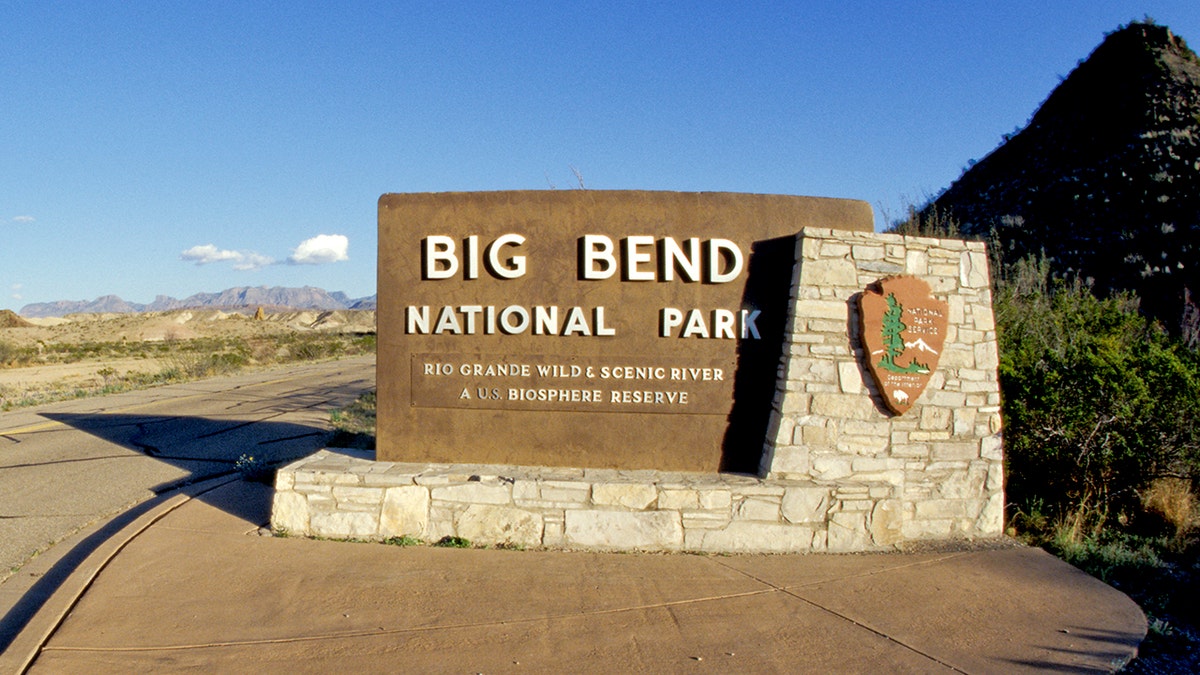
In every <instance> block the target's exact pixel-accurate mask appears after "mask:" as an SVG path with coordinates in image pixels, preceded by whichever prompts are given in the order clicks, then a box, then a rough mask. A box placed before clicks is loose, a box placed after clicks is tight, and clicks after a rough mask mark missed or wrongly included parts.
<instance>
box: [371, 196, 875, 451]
mask: <svg viewBox="0 0 1200 675" xmlns="http://www.w3.org/2000/svg"><path fill="white" fill-rule="evenodd" d="M805 227H823V228H836V229H839V230H859V231H871V229H872V215H871V209H870V207H869V206H868V205H867V204H866V203H864V202H860V201H850V200H840V199H824V198H813V197H792V196H781V195H746V194H729V193H672V192H641V191H613V192H608V191H600V192H597V191H584V190H575V191H538V192H483V193H441V194H388V195H384V196H383V197H382V198H381V199H380V201H379V272H378V274H379V315H378V321H379V336H380V341H379V347H378V349H379V361H378V363H379V365H378V387H379V397H378V406H379V410H378V431H377V435H378V436H377V437H378V450H377V457H378V459H379V460H386V461H401V462H445V463H483V464H505V465H533V466H562V467H592V468H613V469H657V470H660V471H661V470H666V471H707V472H716V471H738V472H747V473H754V472H756V471H757V470H758V467H759V462H760V459H761V457H762V450H763V443H764V441H765V440H766V435H767V428H768V424H769V422H770V416H771V412H772V400H773V398H774V396H775V390H776V383H777V380H778V374H779V369H780V363H781V357H782V356H783V345H784V339H785V334H786V333H787V331H788V329H789V327H790V326H789V323H788V312H789V293H790V290H791V288H792V281H793V273H794V266H795V263H796V259H795V255H796V233H797V232H799V231H800V230H802V229H803V228H805Z"/></svg>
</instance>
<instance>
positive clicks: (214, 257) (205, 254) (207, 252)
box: [179, 244, 275, 271]
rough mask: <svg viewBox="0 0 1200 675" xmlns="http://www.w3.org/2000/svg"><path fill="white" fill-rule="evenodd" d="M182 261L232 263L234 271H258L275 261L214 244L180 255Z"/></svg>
mask: <svg viewBox="0 0 1200 675" xmlns="http://www.w3.org/2000/svg"><path fill="white" fill-rule="evenodd" d="M179 257H180V259H182V260H186V261H188V262H194V263H196V264H197V265H207V264H209V263H215V262H226V261H229V262H232V263H233V269H235V270H239V271H245V270H256V269H258V268H260V267H266V266H267V265H271V264H274V262H275V260H274V259H273V258H270V257H268V256H265V255H260V254H258V253H255V252H253V251H231V250H228V249H222V248H217V247H216V246H213V245H212V244H204V245H202V246H193V247H191V248H189V249H188V250H186V251H184V252H182V253H180V254H179Z"/></svg>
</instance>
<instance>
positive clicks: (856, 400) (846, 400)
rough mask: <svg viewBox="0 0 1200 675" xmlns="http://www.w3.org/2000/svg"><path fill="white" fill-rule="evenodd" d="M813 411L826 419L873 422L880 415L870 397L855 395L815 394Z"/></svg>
mask: <svg viewBox="0 0 1200 675" xmlns="http://www.w3.org/2000/svg"><path fill="white" fill-rule="evenodd" d="M812 410H813V412H814V413H815V414H818V415H824V416H826V417H833V418H842V419H852V420H871V419H875V418H876V417H877V416H878V415H879V411H878V410H876V409H875V404H874V403H872V402H871V398H870V397H869V396H858V395H853V394H813V399H812Z"/></svg>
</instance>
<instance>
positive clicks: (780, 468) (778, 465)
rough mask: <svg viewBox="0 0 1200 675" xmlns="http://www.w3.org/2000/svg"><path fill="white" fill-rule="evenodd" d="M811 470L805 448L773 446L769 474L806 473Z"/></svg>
mask: <svg viewBox="0 0 1200 675" xmlns="http://www.w3.org/2000/svg"><path fill="white" fill-rule="evenodd" d="M811 470H812V465H811V463H810V460H809V451H808V449H807V448H801V447H797V446H794V445H785V446H780V447H777V448H775V457H774V458H773V459H772V460H771V468H770V471H769V472H768V473H771V474H807V473H809V472H810V471H811Z"/></svg>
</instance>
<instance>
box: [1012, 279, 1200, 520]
mask: <svg viewBox="0 0 1200 675" xmlns="http://www.w3.org/2000/svg"><path fill="white" fill-rule="evenodd" d="M995 305H996V320H997V328H998V330H999V337H1000V382H1001V389H1002V393H1003V396H1004V418H1005V450H1006V454H1007V462H1008V496H1009V500H1010V503H1012V504H1013V505H1015V507H1016V509H1017V510H1020V511H1029V510H1030V509H1029V507H1030V505H1032V504H1035V503H1036V504H1037V505H1039V509H1040V510H1041V511H1042V512H1044V513H1046V514H1047V515H1049V516H1050V517H1051V518H1065V517H1068V516H1071V517H1075V518H1076V519H1077V522H1076V526H1075V527H1076V529H1082V530H1087V529H1089V528H1090V530H1091V531H1093V532H1095V531H1098V530H1099V529H1100V528H1103V527H1104V525H1105V523H1106V521H1107V520H1108V519H1109V518H1110V517H1117V518H1119V519H1121V521H1122V522H1125V521H1127V520H1128V519H1130V518H1133V517H1135V516H1136V514H1138V513H1139V512H1140V511H1141V504H1140V497H1139V495H1140V494H1141V493H1142V492H1143V491H1144V490H1146V489H1147V488H1148V487H1149V486H1150V484H1151V483H1152V482H1153V481H1154V480H1155V479H1157V478H1161V477H1164V476H1177V477H1181V478H1186V479H1191V478H1193V477H1197V476H1200V451H1198V448H1200V363H1198V360H1197V357H1196V354H1195V353H1194V352H1192V351H1191V350H1188V349H1186V348H1184V347H1183V346H1182V345H1181V344H1180V343H1178V342H1177V341H1175V340H1173V339H1172V338H1171V337H1170V336H1168V335H1167V334H1166V332H1165V331H1163V330H1162V329H1161V327H1159V326H1158V325H1156V324H1154V323H1152V322H1150V321H1148V320H1147V319H1145V318H1144V317H1142V316H1141V315H1140V314H1138V311H1137V299H1136V298H1135V297H1133V296H1129V295H1118V296H1114V297H1111V298H1107V299H1100V298H1097V297H1096V296H1095V295H1093V294H1092V292H1091V290H1090V288H1089V287H1088V286H1087V285H1086V284H1083V283H1081V282H1079V281H1062V280H1053V279H1051V278H1050V275H1049V269H1048V266H1047V265H1045V263H1043V262H1039V261H1035V260H1027V261H1024V262H1023V263H1021V264H1018V265H1017V266H1016V267H1015V268H1014V269H1013V270H1011V271H1010V273H1009V275H1008V277H1007V278H1006V279H1005V280H1004V281H1003V283H1002V285H1001V286H1000V288H999V290H998V292H997V296H996V302H995Z"/></svg>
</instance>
